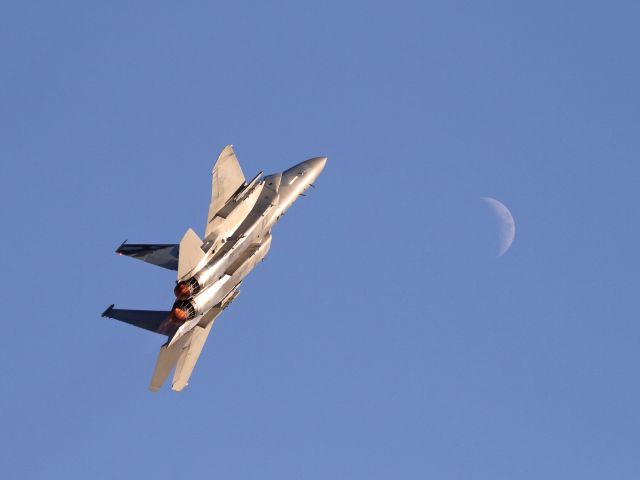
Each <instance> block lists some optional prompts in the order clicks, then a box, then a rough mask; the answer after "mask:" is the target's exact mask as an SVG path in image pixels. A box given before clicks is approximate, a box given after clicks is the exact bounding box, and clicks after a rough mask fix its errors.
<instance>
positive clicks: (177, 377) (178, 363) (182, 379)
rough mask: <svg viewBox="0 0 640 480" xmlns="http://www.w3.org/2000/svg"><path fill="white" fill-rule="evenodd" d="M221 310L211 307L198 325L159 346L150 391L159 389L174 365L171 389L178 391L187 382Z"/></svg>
mask: <svg viewBox="0 0 640 480" xmlns="http://www.w3.org/2000/svg"><path fill="white" fill-rule="evenodd" d="M222 310H223V308H220V307H214V308H212V309H211V310H209V311H208V312H207V313H206V314H205V315H204V316H203V317H202V319H201V320H200V322H199V323H198V325H196V326H195V327H194V328H192V329H191V330H189V331H188V332H187V333H186V334H184V335H183V336H182V337H180V338H179V339H178V341H177V342H176V343H174V344H172V345H169V342H167V343H165V344H164V345H163V346H162V347H161V348H160V353H159V354H158V360H157V362H156V368H155V370H154V371H153V376H152V378H151V384H150V385H149V389H150V390H151V391H152V392H157V391H158V390H160V388H161V387H162V384H163V383H164V382H165V380H166V379H167V377H168V376H169V374H170V373H171V371H172V370H173V369H174V367H175V372H174V374H173V381H172V382H171V389H172V390H174V391H176V392H179V391H181V390H182V389H183V388H184V387H186V386H187V385H188V384H189V378H190V377H191V374H192V373H193V369H194V368H195V366H196V362H197V361H198V358H199V357H200V353H201V352H202V347H204V344H205V342H206V341H207V337H208V336H209V332H210V331H211V327H212V326H213V322H214V320H215V319H216V318H217V317H218V315H220V313H221V312H222Z"/></svg>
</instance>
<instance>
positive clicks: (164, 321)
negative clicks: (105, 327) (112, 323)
mask: <svg viewBox="0 0 640 480" xmlns="http://www.w3.org/2000/svg"><path fill="white" fill-rule="evenodd" d="M169 313H170V312H168V311H164V310H122V309H119V308H113V305H111V306H110V307H109V308H107V309H106V310H105V311H104V312H102V316H103V317H107V318H113V319H115V320H120V321H121V322H124V323H128V324H130V325H135V326H136V327H140V328H144V329H145V330H149V331H151V332H155V333H160V334H162V335H167V336H171V335H173V334H174V333H175V331H176V324H175V323H173V322H172V321H171V320H170V319H169Z"/></svg>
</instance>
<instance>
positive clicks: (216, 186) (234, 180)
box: [205, 145, 245, 237]
mask: <svg viewBox="0 0 640 480" xmlns="http://www.w3.org/2000/svg"><path fill="white" fill-rule="evenodd" d="M211 177H212V178H211V204H210V205H209V215H208V216H207V229H206V233H205V237H207V236H208V235H209V230H210V228H211V227H210V224H211V220H213V217H215V216H216V213H218V212H219V211H220V209H221V208H222V207H224V204H225V203H227V201H228V200H229V199H230V198H231V197H232V196H233V194H234V193H236V192H237V191H238V189H239V188H240V187H241V186H242V185H244V183H245V178H244V173H242V168H240V163H239V162H238V158H237V157H236V154H235V153H234V151H233V147H232V146H231V145H227V146H226V147H225V148H224V150H222V153H221V154H220V156H219V157H218V160H217V161H216V163H215V165H214V166H213V170H211Z"/></svg>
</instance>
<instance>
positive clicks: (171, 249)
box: [116, 241, 180, 270]
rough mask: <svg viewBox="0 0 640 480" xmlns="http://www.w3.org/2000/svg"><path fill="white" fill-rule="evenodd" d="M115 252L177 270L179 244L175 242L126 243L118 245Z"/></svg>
mask: <svg viewBox="0 0 640 480" xmlns="http://www.w3.org/2000/svg"><path fill="white" fill-rule="evenodd" d="M116 253H118V254H120V255H126V256H127V257H133V258H137V259H138V260H142V261H143V262H147V263H151V264H153V265H157V266H159V267H162V268H167V269H169V270H178V257H179V256H180V246H179V245H177V244H169V243H163V244H146V243H126V241H125V242H124V243H123V244H122V245H120V246H119V247H118V249H117V250H116Z"/></svg>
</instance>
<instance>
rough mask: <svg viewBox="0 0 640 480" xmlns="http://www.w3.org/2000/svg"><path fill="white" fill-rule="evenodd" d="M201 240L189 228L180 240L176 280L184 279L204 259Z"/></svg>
mask: <svg viewBox="0 0 640 480" xmlns="http://www.w3.org/2000/svg"><path fill="white" fill-rule="evenodd" d="M201 247H202V240H200V237H198V235H197V234H196V232H194V231H193V230H192V229H191V228H190V229H189V230H187V233H185V234H184V237H182V240H180V254H179V256H178V280H183V279H184V278H186V277H187V276H188V275H189V274H190V273H191V272H192V271H193V269H194V268H195V267H196V266H197V265H198V264H199V263H200V261H201V260H202V259H203V258H204V256H205V253H204V252H203V251H202V248H201Z"/></svg>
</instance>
